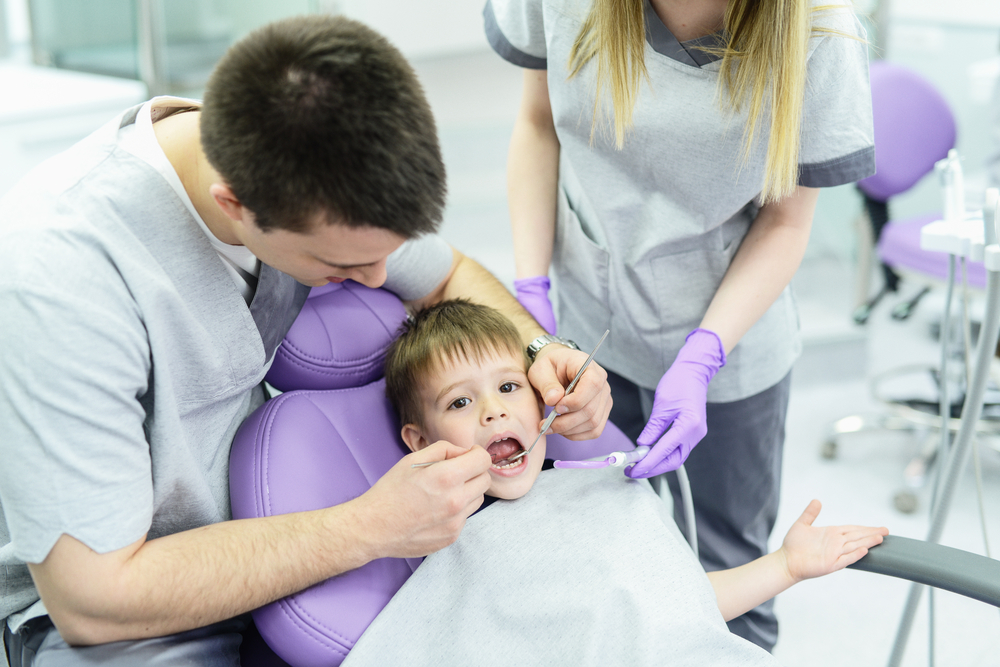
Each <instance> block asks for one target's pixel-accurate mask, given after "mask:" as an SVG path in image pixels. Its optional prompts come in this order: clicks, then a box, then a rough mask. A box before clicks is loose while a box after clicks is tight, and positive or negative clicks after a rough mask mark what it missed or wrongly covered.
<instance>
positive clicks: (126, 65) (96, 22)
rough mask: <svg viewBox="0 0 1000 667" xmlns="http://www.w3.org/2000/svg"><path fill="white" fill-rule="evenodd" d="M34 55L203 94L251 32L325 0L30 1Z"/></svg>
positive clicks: (161, 89)
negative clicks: (229, 52)
mask: <svg viewBox="0 0 1000 667" xmlns="http://www.w3.org/2000/svg"><path fill="white" fill-rule="evenodd" d="M28 6H29V12H30V19H31V29H32V51H33V57H34V61H35V62H36V63H38V64H41V65H50V66H53V67H60V68H64V69H73V70H79V71H83V72H94V73H98V74H107V75H111V76H119V77H125V78H132V79H140V80H142V81H144V82H145V83H146V84H147V86H148V87H149V90H150V93H151V94H153V95H159V94H180V95H194V96H198V95H200V91H201V89H202V88H203V87H204V85H205V82H206V81H207V79H208V75H209V73H210V72H211V70H212V67H213V66H214V65H215V63H216V62H217V61H218V59H219V57H221V55H222V54H223V52H224V51H225V50H226V48H227V47H228V46H229V45H230V44H232V43H233V42H234V41H235V40H237V39H239V38H240V37H242V36H243V35H245V34H246V33H247V32H249V31H250V30H253V29H254V28H256V27H258V26H260V25H263V24H265V23H267V22H269V21H272V20H275V19H279V18H283V17H285V16H292V15H295V14H303V13H312V12H317V11H320V10H321V9H324V10H329V9H330V7H331V4H330V2H329V1H326V2H324V1H323V0H169V1H168V0H97V1H95V0H28Z"/></svg>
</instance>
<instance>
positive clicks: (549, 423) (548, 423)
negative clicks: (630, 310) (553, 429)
mask: <svg viewBox="0 0 1000 667" xmlns="http://www.w3.org/2000/svg"><path fill="white" fill-rule="evenodd" d="M609 333H611V330H610V329H605V330H604V335H603V336H601V340H599V341H597V345H595V346H594V351H593V352H591V353H590V356H589V357H587V360H586V361H585V362H583V366H580V370H578V371H577V372H576V377H575V378H573V381H572V382H570V383H569V386H568V387H566V393H565V394H564V396H568V395H569V394H570V392H572V391H573V389H574V388H575V387H576V383H577V381H578V380H579V379H580V376H581V375H583V372H584V371H585V370H587V366H589V365H590V362H591V361H593V360H594V355H595V354H597V349H598V348H599V347H601V343H603V342H604V339H605V338H607V337H608V334H609ZM558 416H559V415H558V413H556V411H555V408H553V409H552V413H551V414H549V416H548V417H547V418H546V419H545V421H544V422H543V423H542V428H541V430H539V431H538V435H536V436H535V441H534V442H532V443H531V447H528V448H527V449H524V450H522V451H521V452H520V453H518V454H515V455H514V456H512V457H510V458H509V459H506V461H507V463H513V462H514V461H517V460H519V459H521V458H522V457H524V456H527V455H528V454H530V453H531V450H532V449H534V448H535V445H537V444H538V441H539V440H541V438H542V434H543V433H545V432H546V431H548V430H549V427H550V426H552V422H554V421H555V419H556V417H558Z"/></svg>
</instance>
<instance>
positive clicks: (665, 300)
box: [483, 0, 875, 402]
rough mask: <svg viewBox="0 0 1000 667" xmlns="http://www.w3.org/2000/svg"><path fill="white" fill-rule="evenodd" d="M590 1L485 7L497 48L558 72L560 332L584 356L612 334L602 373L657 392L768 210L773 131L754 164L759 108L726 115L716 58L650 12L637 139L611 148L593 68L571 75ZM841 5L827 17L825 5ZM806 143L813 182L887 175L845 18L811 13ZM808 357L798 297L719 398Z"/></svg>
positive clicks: (857, 36)
mask: <svg viewBox="0 0 1000 667" xmlns="http://www.w3.org/2000/svg"><path fill="white" fill-rule="evenodd" d="M590 4H591V1H590V0H488V2H487V3H486V6H485V8H484V12H483V15H484V24H485V29H486V34H487V38H488V40H489V42H490V44H491V45H492V46H493V48H494V50H496V51H497V53H498V54H499V55H500V56H502V57H503V58H505V59H506V60H508V61H510V62H511V63H513V64H515V65H518V66H520V67H526V68H535V69H542V68H544V69H546V70H547V81H548V89H549V99H550V103H551V107H552V115H553V122H554V125H555V129H556V134H557V136H558V138H559V144H560V157H559V186H558V197H557V202H558V204H557V207H558V210H557V222H556V238H555V248H554V253H553V264H552V277H553V279H554V282H555V284H556V288H557V290H556V291H557V314H558V319H559V329H560V332H561V333H563V334H565V335H567V336H570V337H572V338H574V339H575V340H577V342H579V343H580V344H581V346H583V347H587V346H592V345H593V344H594V343H596V342H597V339H598V338H599V337H600V335H601V334H603V332H604V330H605V329H610V330H611V335H610V336H609V337H608V340H607V341H606V342H605V343H604V345H603V347H602V350H601V353H600V354H599V357H598V361H600V362H601V363H602V364H603V365H604V366H605V367H607V368H609V369H611V370H614V371H615V372H617V373H618V374H620V375H622V376H624V377H625V378H627V379H629V380H631V381H632V382H635V383H636V384H638V385H640V386H644V387H648V388H653V387H655V386H656V383H657V382H658V381H659V379H660V377H661V376H662V375H663V373H664V372H666V370H667V368H669V366H670V364H671V363H672V362H673V360H674V357H675V356H676V355H677V352H678V350H679V349H680V348H681V346H682V345H683V343H684V338H685V336H686V335H687V334H688V333H689V332H690V331H691V330H692V329H694V328H696V327H697V326H698V324H699V322H700V321H701V318H702V317H703V316H704V314H705V311H706V310H707V308H708V304H709V302H710V301H711V299H712V297H713V296H714V295H715V292H716V290H717V289H718V286H719V284H720V283H721V281H722V278H723V276H724V275H725V273H726V270H727V269H728V268H729V264H730V262H731V261H732V259H733V257H734V256H735V254H736V251H737V250H738V249H739V246H740V243H741V242H742V240H743V237H744V236H745V235H746V233H747V231H748V229H749V228H750V225H751V223H752V222H753V220H754V218H755V217H756V215H757V212H758V210H759V204H758V196H759V194H760V192H761V190H762V186H763V177H764V158H765V155H766V149H767V139H768V132H767V128H764V129H763V131H762V132H760V133H759V135H760V136H759V139H758V141H757V142H756V144H755V145H754V146H753V148H752V150H751V152H750V155H749V157H748V159H747V160H746V161H743V160H742V159H741V151H742V141H743V131H742V128H743V127H744V126H745V123H746V111H745V110H744V111H743V112H742V113H739V112H736V113H734V112H730V111H728V110H723V109H722V108H721V107H720V105H719V102H718V96H717V88H718V76H719V64H720V63H719V60H718V58H717V57H715V56H714V55H711V54H708V53H707V52H706V51H704V50H702V49H700V48H698V47H700V46H706V45H708V44H712V43H716V42H717V40H718V39H719V36H715V35H709V36H707V37H703V38H700V39H697V40H693V41H690V42H678V41H677V39H676V38H674V36H673V35H672V34H671V33H670V31H669V30H668V29H667V28H666V26H665V25H664V24H663V22H662V21H661V20H660V19H659V17H658V16H657V15H656V13H655V12H654V11H653V10H652V7H651V6H650V5H649V3H648V0H646V3H645V15H646V49H645V64H646V68H647V71H648V74H649V81H648V82H643V83H642V84H641V87H640V91H639V95H638V98H637V102H636V107H635V110H634V114H633V126H632V128H631V130H630V131H629V133H628V135H627V137H626V141H625V145H624V147H623V148H621V149H618V148H616V147H615V146H614V139H613V136H610V134H611V133H610V132H609V131H607V129H606V128H607V123H608V118H610V101H609V100H607V99H602V100H601V106H602V107H603V108H605V109H606V110H607V113H605V114H604V115H603V117H602V118H601V120H600V121H599V122H598V124H597V126H596V128H595V127H594V124H593V118H594V108H595V100H594V95H595V90H596V85H595V80H594V76H595V63H594V62H593V61H592V62H590V63H588V64H587V65H586V66H584V67H583V69H582V70H581V71H580V72H579V73H578V74H577V75H576V76H574V77H572V78H570V77H569V68H568V61H569V53H570V50H571V48H572V45H573V42H574V41H575V39H576V37H577V35H578V34H579V32H580V29H581V26H582V24H583V22H584V20H585V19H586V17H587V13H588V12H589V10H590ZM825 7H828V6H825ZM813 20H814V24H815V25H817V26H821V27H823V28H825V30H823V31H814V33H813V36H812V37H811V38H810V42H809V50H808V61H807V75H806V76H807V78H806V93H805V99H804V104H803V117H802V129H801V135H800V164H799V174H800V179H799V183H800V185H803V186H806V187H830V186H835V185H842V184H845V183H851V182H854V181H857V180H859V179H861V178H864V177H866V176H869V175H871V174H872V173H874V165H875V159H874V144H873V134H872V119H871V94H870V89H869V84H868V56H867V44H866V42H865V39H864V31H863V30H862V28H861V26H860V24H859V23H858V21H857V19H856V17H855V16H854V14H853V13H852V12H851V10H850V9H849V8H848V7H846V6H835V7H833V8H831V9H825V8H824V9H822V10H818V11H814V13H813ZM800 351H801V342H800V340H799V333H798V315H797V313H796V310H795V304H794V300H793V298H792V295H791V292H790V290H789V289H786V290H785V291H784V292H783V293H782V294H781V296H780V297H779V298H778V299H777V301H776V302H775V303H774V304H773V305H772V306H771V308H770V309H768V311H767V312H766V313H765V314H764V315H763V316H762V317H761V319H760V320H759V321H758V322H757V323H756V324H755V325H754V326H753V327H752V328H751V329H750V331H749V332H747V334H746V335H745V336H744V337H743V339H742V340H741V341H740V343H739V344H738V345H737V346H736V348H735V349H734V350H733V351H732V353H731V354H730V355H729V357H728V359H727V364H726V366H725V367H724V368H723V369H722V370H721V371H720V372H719V374H718V375H717V376H716V377H715V378H714V379H713V381H712V383H711V385H710V386H709V394H708V400H709V401H711V402H729V401H736V400H740V399H743V398H746V397H748V396H752V395H754V394H757V393H759V392H761V391H763V390H764V389H767V388H768V387H771V386H773V385H774V384H776V383H777V382H779V381H780V380H781V379H782V378H783V377H784V376H785V375H786V374H787V373H788V371H789V370H790V369H791V367H792V364H793V363H794V361H795V359H796V358H797V356H798V354H799V352H800Z"/></svg>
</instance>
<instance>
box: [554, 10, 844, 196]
mask: <svg viewBox="0 0 1000 667" xmlns="http://www.w3.org/2000/svg"><path fill="white" fill-rule="evenodd" d="M807 2H808V0H730V1H729V2H728V4H727V6H726V12H725V16H724V18H723V29H724V33H723V34H724V35H726V37H727V40H728V41H727V42H726V43H725V44H720V45H719V46H718V47H715V48H706V49H705V50H706V51H709V52H713V53H718V54H720V55H721V56H722V63H721V68H720V76H719V91H718V92H719V101H720V104H721V106H722V107H723V108H724V109H729V110H731V111H733V112H738V111H740V110H741V109H742V108H743V105H744V104H745V105H746V106H747V109H748V119H747V124H746V127H745V129H744V134H743V151H742V155H741V159H742V161H743V163H745V161H746V159H747V158H748V156H749V155H750V151H751V149H752V148H753V146H754V142H755V140H756V139H757V136H758V133H759V132H760V131H761V127H762V125H763V123H764V122H765V116H766V115H767V112H768V110H770V118H769V119H768V120H769V125H770V135H769V139H768V144H767V158H766V162H765V167H764V188H763V192H762V194H761V197H762V199H763V201H765V202H769V201H776V200H778V199H781V198H782V197H785V196H787V195H789V194H791V193H792V192H793V191H794V189H795V186H796V184H797V182H798V157H799V126H800V124H801V122H800V121H801V116H802V100H803V95H804V91H805V79H806V48H807V43H808V41H809V36H810V34H811V32H812V30H813V29H812V28H811V27H810V23H811V21H810V14H811V12H810V9H809V7H808V6H807ZM820 9H827V7H816V8H814V9H813V11H817V10H820ZM815 30H817V31H822V32H830V31H828V30H823V29H822V28H816V29H815ZM645 45H646V41H645V10H644V2H643V0H594V3H593V5H592V6H591V9H590V13H589V14H588V15H587V18H586V20H585V21H584V23H583V26H582V28H581V30H580V33H579V35H577V38H576V41H575V42H574V44H573V48H572V49H571V50H570V55H569V69H570V77H573V76H575V75H577V74H578V73H579V72H580V70H581V69H582V68H583V66H584V65H586V64H587V63H588V62H590V60H592V59H593V58H595V57H596V58H597V91H596V95H595V98H594V126H593V128H592V132H593V130H596V128H597V125H598V122H599V119H600V118H601V117H602V116H603V103H602V91H604V89H605V88H607V89H609V90H610V93H611V103H612V109H613V113H614V118H613V122H612V124H613V127H614V135H615V144H616V145H617V147H618V148H621V147H622V146H624V143H625V135H626V133H627V130H628V129H629V128H630V127H631V126H632V111H633V109H634V108H635V102H636V98H637V96H638V94H639V85H640V83H641V80H642V79H643V78H647V79H648V75H647V73H646V65H645V61H644V57H643V54H644V51H645ZM591 136H593V134H592V135H591Z"/></svg>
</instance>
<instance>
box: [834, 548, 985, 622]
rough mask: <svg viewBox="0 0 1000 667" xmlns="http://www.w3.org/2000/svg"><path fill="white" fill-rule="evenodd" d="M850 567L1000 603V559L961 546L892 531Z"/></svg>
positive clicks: (975, 598) (983, 600)
mask: <svg viewBox="0 0 1000 667" xmlns="http://www.w3.org/2000/svg"><path fill="white" fill-rule="evenodd" d="M848 567H850V568H854V569H855V570H863V571H865V572H874V573H876V574H885V575H889V576H890V577H899V578H900V579H908V580H909V581H915V582H917V583H921V584H927V585H928V586H933V587H935V588H940V589H942V590H946V591H951V592H953V593H958V594H960V595H964V596H966V597H969V598H972V599H974V600H979V601H981V602H985V603H987V604H991V605H993V606H994V607H1000V561H997V560H994V559H992V558H987V557H986V556H980V555H979V554H974V553H970V552H968V551H962V550H961V549H953V548H951V547H946V546H943V545H940V544H934V543H931V542H925V541H923V540H912V539H910V538H907V537H899V536H896V535H888V536H886V538H885V540H884V541H883V542H882V544H880V545H878V546H876V547H872V548H871V549H870V550H869V551H868V554H867V555H866V556H865V557H864V558H862V559H861V560H859V561H858V562H857V563H854V564H853V565H848Z"/></svg>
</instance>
